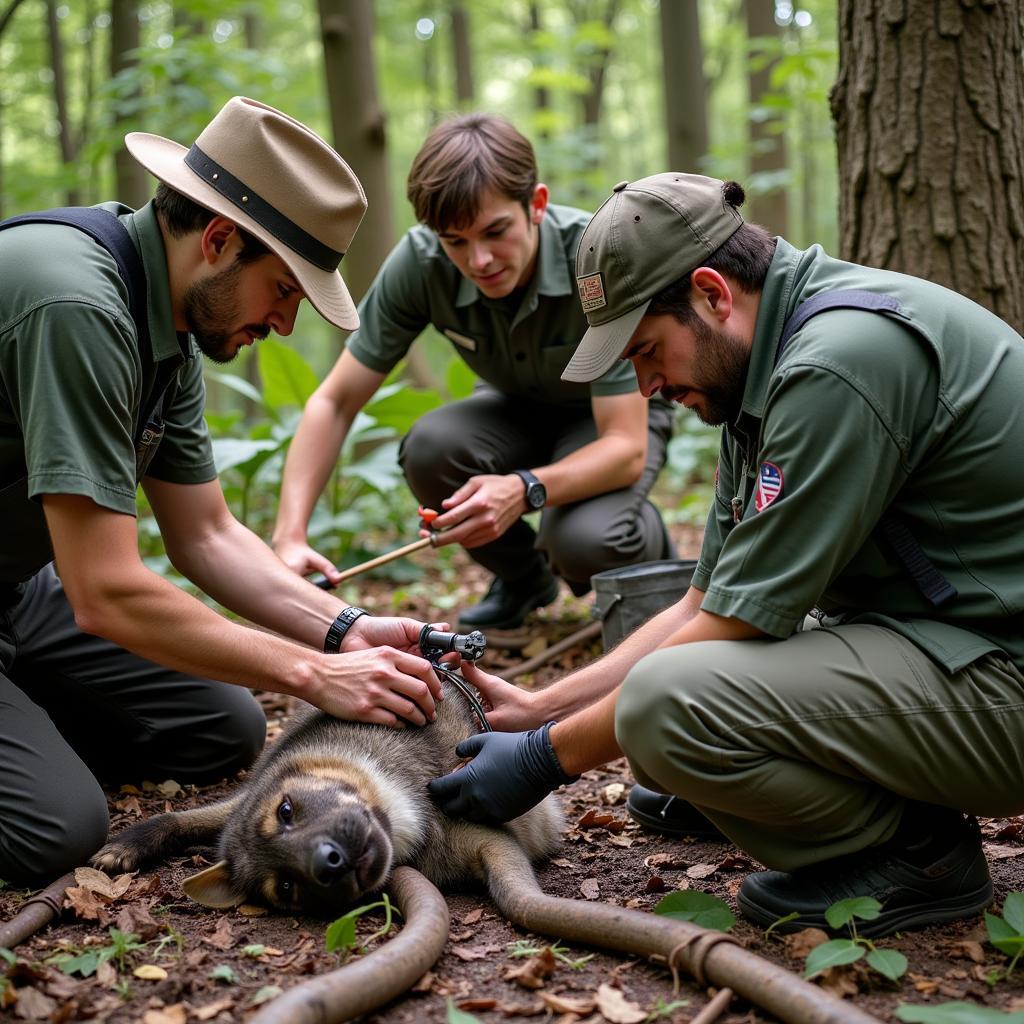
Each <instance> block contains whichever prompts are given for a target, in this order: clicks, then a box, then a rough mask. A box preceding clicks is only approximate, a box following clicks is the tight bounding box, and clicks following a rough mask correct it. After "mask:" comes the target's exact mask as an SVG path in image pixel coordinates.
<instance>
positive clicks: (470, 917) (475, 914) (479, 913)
mask: <svg viewBox="0 0 1024 1024" xmlns="http://www.w3.org/2000/svg"><path fill="white" fill-rule="evenodd" d="M483 916H484V912H483V909H482V908H480V907H477V909H476V910H471V911H470V912H469V913H468V914H467V915H466V916H465V917H464V918H463V919H462V923H463V924H466V925H469V924H476V923H477V921H479V920H480V918H481V917H483Z"/></svg>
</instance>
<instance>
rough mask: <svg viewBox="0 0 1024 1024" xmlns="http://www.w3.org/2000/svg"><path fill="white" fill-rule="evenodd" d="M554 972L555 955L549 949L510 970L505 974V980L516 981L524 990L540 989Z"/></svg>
mask: <svg viewBox="0 0 1024 1024" xmlns="http://www.w3.org/2000/svg"><path fill="white" fill-rule="evenodd" d="M554 970H555V954H554V953H552V952H551V948H550V947H547V948H545V949H542V950H541V951H540V952H539V953H538V954H537V955H536V956H531V957H530V959H529V960H526V961H524V962H523V963H521V964H519V965H518V966H516V967H512V968H510V969H509V970H508V971H507V972H506V973H505V980H506V981H514V982H515V983H516V984H517V985H522V986H523V988H530V989H538V988H542V987H543V985H544V979H545V978H549V977H550V976H551V975H552V974H553V973H554Z"/></svg>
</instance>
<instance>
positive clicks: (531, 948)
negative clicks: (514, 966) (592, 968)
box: [505, 939, 594, 971]
mask: <svg viewBox="0 0 1024 1024" xmlns="http://www.w3.org/2000/svg"><path fill="white" fill-rule="evenodd" d="M505 949H506V953H507V954H508V955H509V956H510V957H512V958H513V959H518V958H519V957H524V956H537V954H538V953H543V952H544V950H545V949H550V950H551V955H552V956H553V957H554V958H555V959H556V960H560V961H561V962H562V963H563V964H565V965H566V967H571V968H572V969H573V970H574V971H581V970H583V965H584V964H585V963H586V962H587V961H588V960H593V959H594V954H593V953H588V954H587V955H586V956H580V957H573V956H570V955H569V947H568V946H563V945H562V944H561V943H560V942H554V943H552V944H551V945H550V946H538V945H536V944H535V943H533V942H531V941H530V940H529V939H516V941H515V942H510V943H509V944H508V946H506V947H505Z"/></svg>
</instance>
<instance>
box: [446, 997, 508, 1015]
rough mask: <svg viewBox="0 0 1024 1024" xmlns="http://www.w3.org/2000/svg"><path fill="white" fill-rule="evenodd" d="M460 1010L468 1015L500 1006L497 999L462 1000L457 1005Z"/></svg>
mask: <svg viewBox="0 0 1024 1024" xmlns="http://www.w3.org/2000/svg"><path fill="white" fill-rule="evenodd" d="M455 1005H456V1006H457V1007H458V1008H459V1009H460V1010H465V1011H466V1013H473V1012H474V1011H475V1010H480V1011H481V1012H482V1011H484V1010H493V1009H494V1008H495V1007H496V1006H497V1005H498V1000H497V999H460V1000H459V1001H458V1002H457V1003H456V1004H455Z"/></svg>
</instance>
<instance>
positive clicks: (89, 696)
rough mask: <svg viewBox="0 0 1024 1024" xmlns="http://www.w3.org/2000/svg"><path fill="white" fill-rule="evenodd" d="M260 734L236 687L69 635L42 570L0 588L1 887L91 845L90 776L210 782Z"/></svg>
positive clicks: (96, 822)
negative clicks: (186, 673) (174, 670)
mask: <svg viewBox="0 0 1024 1024" xmlns="http://www.w3.org/2000/svg"><path fill="white" fill-rule="evenodd" d="M154 628H159V624H158V623H154ZM265 736H266V718H265V716H264V714H263V711H262V709H261V708H260V706H259V704H258V703H257V702H256V701H255V700H254V699H253V697H252V695H251V694H250V693H249V692H248V691H247V690H245V689H243V688H242V687H238V686H230V685H228V684H226V683H218V682H213V681H211V680H207V679H194V678H191V677H189V676H185V675H182V674H181V673H179V672H172V671H171V670H170V669H166V668H162V667H160V666H159V665H155V664H153V663H152V662H149V661H145V660H143V659H142V658H139V657H136V656H135V655H134V654H131V653H129V652H128V651H125V650H122V649H121V648H119V647H116V646H114V645H113V644H111V643H109V642H108V641H106V640H103V639H101V638H100V637H96V636H90V635H89V634H86V633H83V632H81V631H80V630H79V629H78V627H77V626H76V625H75V620H74V615H73V613H72V611H71V607H70V605H69V604H68V602H67V599H66V598H65V596H64V590H63V587H62V586H61V584H60V581H59V580H58V579H57V577H56V575H55V573H54V571H53V568H52V566H47V567H46V568H45V569H43V570H42V571H40V572H39V573H37V574H36V575H35V576H34V577H32V579H30V580H29V581H28V582H26V583H23V584H20V585H18V586H16V587H15V586H10V585H6V586H2V587H0V878H2V879H4V880H5V881H8V882H19V883H22V882H27V881H33V880H35V881H38V880H45V881H52V880H53V879H55V878H56V877H57V876H58V875H62V874H64V873H65V872H66V871H69V870H71V869H72V868H74V867H76V866H78V865H81V864H84V863H85V862H86V860H87V859H88V857H89V856H90V854H92V853H94V852H95V851H96V850H97V849H98V848H99V847H100V846H101V845H102V843H103V841H104V839H105V837H106V834H107V824H108V817H107V804H106V799H105V797H104V795H103V791H102V789H101V788H100V784H99V782H98V780H97V776H99V777H100V778H104V779H106V780H110V781H113V782H118V783H119V782H127V781H133V782H139V781H142V780H143V779H150V780H152V781H154V782H162V781H164V780H165V779H174V780H175V781H177V782H182V783H184V782H202V781H215V780H217V779H220V778H224V777H226V776H230V775H233V774H234V773H235V772H236V771H238V770H239V769H241V768H244V767H247V766H248V765H249V764H250V763H251V762H252V760H253V759H254V758H255V756H256V754H257V753H259V751H260V749H261V747H262V746H263V740H264V738H265Z"/></svg>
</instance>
